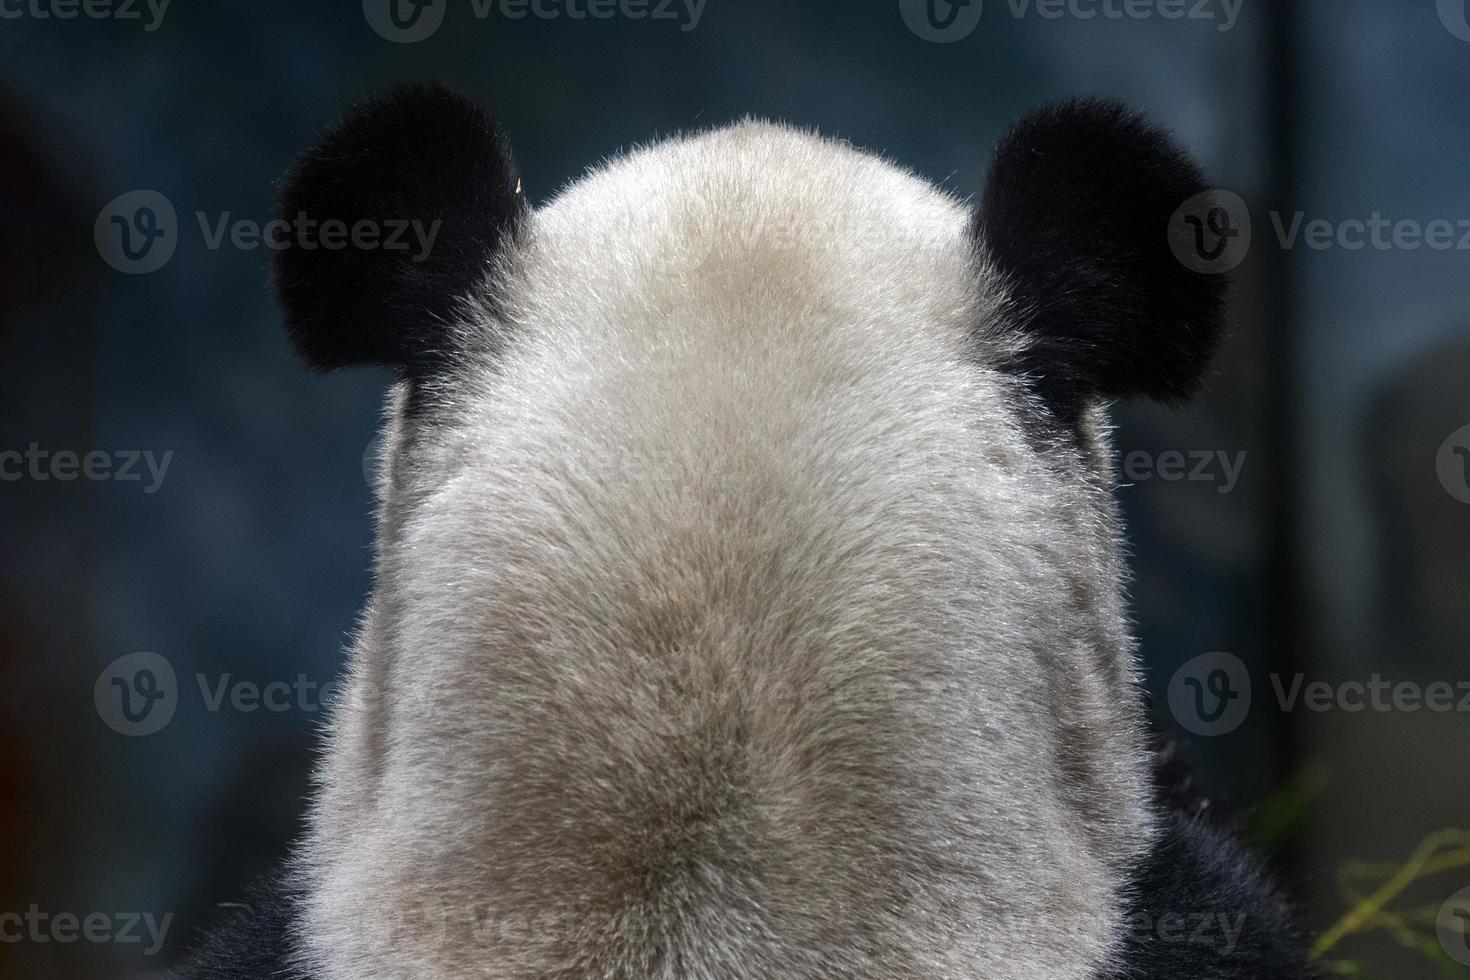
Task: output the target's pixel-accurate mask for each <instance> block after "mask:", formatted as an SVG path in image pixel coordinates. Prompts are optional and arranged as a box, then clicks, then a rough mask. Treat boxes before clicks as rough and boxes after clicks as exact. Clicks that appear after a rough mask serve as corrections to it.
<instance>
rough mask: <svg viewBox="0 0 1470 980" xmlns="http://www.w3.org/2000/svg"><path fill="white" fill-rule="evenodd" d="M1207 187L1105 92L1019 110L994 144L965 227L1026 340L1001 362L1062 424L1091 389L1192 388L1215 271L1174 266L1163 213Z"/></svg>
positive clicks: (1208, 340)
mask: <svg viewBox="0 0 1470 980" xmlns="http://www.w3.org/2000/svg"><path fill="white" fill-rule="evenodd" d="M1208 189H1209V184H1208V183H1207V182H1206V181H1205V178H1204V175H1203V174H1202V173H1201V172H1200V169H1199V167H1198V166H1197V165H1196V164H1195V163H1194V161H1193V160H1191V159H1190V158H1189V157H1188V156H1187V155H1186V154H1185V153H1184V152H1183V151H1182V150H1180V149H1179V147H1178V146H1177V145H1175V143H1174V142H1173V140H1171V139H1170V138H1169V136H1168V135H1167V134H1166V133H1165V132H1163V131H1162V130H1160V129H1159V128H1158V127H1157V126H1154V125H1153V124H1151V123H1149V122H1148V121H1147V120H1145V119H1144V118H1143V117H1142V116H1140V115H1138V114H1137V113H1134V112H1131V111H1130V110H1128V109H1127V108H1125V107H1124V106H1122V105H1120V104H1118V103H1116V102H1106V101H1092V100H1079V101H1073V102H1063V103H1060V104H1058V105H1055V106H1052V107H1050V108H1047V109H1044V110H1041V111H1039V112H1036V113H1034V114H1032V115H1031V116H1028V117H1027V118H1026V119H1025V120H1024V121H1022V122H1021V123H1020V124H1019V125H1018V126H1016V128H1015V129H1014V130H1012V131H1011V132H1010V133H1009V134H1008V135H1007V136H1006V138H1005V139H1004V140H1002V141H1001V144H1000V146H999V147H998V148H997V150H996V152H995V160H994V162H993V164H992V166H991V171H990V179H989V181H988V183H987V185H986V188H985V195H984V199H983V202H982V205H981V208H980V210H979V212H977V214H976V228H977V231H978V233H979V235H980V237H981V239H982V240H983V242H984V247H985V249H986V254H988V255H989V256H990V257H991V259H992V260H993V261H994V262H995V264H996V265H997V267H998V268H999V269H1000V270H1001V271H1002V273H1003V274H1004V275H1005V277H1006V280H1007V283H1008V285H1009V287H1010V300H1011V302H1012V303H1013V304H1014V309H1013V311H1012V314H1011V315H1012V316H1013V318H1014V319H1015V321H1016V324H1017V326H1018V327H1019V328H1020V329H1021V330H1022V331H1024V332H1025V333H1026V335H1027V336H1028V337H1030V338H1031V343H1029V344H1028V345H1027V346H1026V348H1025V349H1024V350H1023V352H1022V353H1021V355H1020V356H1019V357H1018V358H1017V359H1016V360H1015V361H1014V362H1013V363H1012V365H1011V367H1012V368H1013V369H1014V370H1016V371H1017V372H1018V373H1020V374H1022V375H1023V376H1026V377H1028V378H1029V379H1030V380H1031V383H1032V384H1033V385H1035V387H1036V388H1037V390H1038V391H1039V392H1041V394H1042V395H1043V396H1044V397H1045V399H1046V401H1047V403H1048V404H1049V405H1051V406H1052V408H1053V410H1054V412H1055V414H1056V416H1057V417H1058V418H1059V419H1060V420H1062V421H1064V422H1067V423H1069V424H1071V423H1074V422H1075V420H1076V419H1077V418H1078V417H1079V415H1080V414H1081V413H1082V412H1083V411H1085V409H1086V407H1087V406H1088V405H1089V404H1091V403H1093V402H1094V401H1096V400H1097V399H1098V398H1121V397H1132V396H1137V395H1144V396H1148V397H1151V398H1158V399H1163V400H1175V401H1177V400H1180V399H1183V398H1185V397H1188V396H1189V395H1190V394H1192V393H1193V392H1194V390H1195V388H1196V387H1197V386H1198V384H1199V382H1200V379H1201V378H1202V377H1203V375H1204V371H1205V368H1206V367H1207V365H1208V364H1209V361H1210V358H1211V356H1212V355H1213V354H1214V352H1215V347H1216V346H1217V344H1218V341H1219V336H1220V333H1221V327H1222V322H1223V316H1224V298H1225V280H1224V279H1223V278H1221V277H1219V276H1211V275H1205V274H1202V273H1199V272H1195V271H1193V270H1191V269H1189V268H1187V267H1186V266H1185V265H1184V264H1182V263H1181V262H1179V261H1178V260H1177V259H1176V258H1175V257H1174V255H1173V253H1172V252H1171V250H1170V247H1169V238H1168V229H1169V219H1170V217H1171V216H1172V215H1173V214H1174V212H1175V211H1176V210H1177V209H1178V208H1179V207H1180V206H1181V205H1183V204H1184V203H1185V202H1186V201H1188V200H1189V199H1190V198H1193V197H1195V196H1196V195H1198V194H1201V193H1204V192H1205V191H1207V190H1208Z"/></svg>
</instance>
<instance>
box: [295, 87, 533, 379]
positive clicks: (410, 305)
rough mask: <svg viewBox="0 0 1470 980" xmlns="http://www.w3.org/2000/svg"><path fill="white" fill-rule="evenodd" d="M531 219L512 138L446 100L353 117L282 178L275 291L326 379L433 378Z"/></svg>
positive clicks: (404, 103)
mask: <svg viewBox="0 0 1470 980" xmlns="http://www.w3.org/2000/svg"><path fill="white" fill-rule="evenodd" d="M526 214H527V207H526V201H525V197H524V195H523V194H522V193H521V190H520V178H519V176H518V175H517V172H516V166H515V161H514V160H513V159H512V157H511V154H510V149H509V147H508V145H507V144H506V140H505V138H504V136H503V135H502V134H501V132H500V130H499V128H498V127H497V126H496V125H495V123H494V122H493V121H492V120H491V119H490V118H489V117H488V116H487V115H485V113H483V112H482V111H481V110H480V109H479V108H478V107H476V106H475V105H474V104H472V103H470V102H469V101H467V100H466V99H464V98H463V97H461V96H459V95H456V94H455V93H453V92H451V91H450V90H448V89H446V88H442V87H437V86H435V87H418V88H404V89H399V90H397V91H395V92H393V93H392V94H390V95H388V96H386V97H384V98H380V99H376V100H373V101H370V102H368V103H365V104H364V105H361V106H359V107H358V108H356V109H354V110H353V111H352V112H351V113H350V114H348V116H347V118H346V119H344V120H343V121H342V122H340V123H339V124H337V126H336V127H334V128H333V129H331V130H330V131H329V132H328V133H327V134H326V135H325V136H324V137H323V138H322V139H321V141H320V142H318V143H317V144H316V146H314V147H312V148H311V149H310V150H308V151H307V152H306V153H305V154H304V155H303V156H302V157H301V159H300V160H299V161H298V162H297V163H296V166H295V168H294V169H293V170H292V171H291V173H290V174H289V175H288V176H287V178H286V181H285V189H284V191H283V193H282V195H281V202H280V205H279V209H278V213H277V217H278V218H279V219H280V220H281V221H283V222H285V223H286V224H285V229H286V230H284V231H283V232H282V233H281V234H279V235H278V236H276V237H277V238H278V239H280V240H281V241H280V243H279V244H278V248H279V251H277V252H276V260H275V283H276V291H277V294H278V295H279V297H280V301H281V305H282V307H283V308H284V310H285V314H286V324H287V327H288V328H289V330H290V333H291V339H292V341H293V342H294V343H295V345H296V348H297V350H298V351H300V353H301V356H302V357H303V358H304V359H305V360H306V362H307V363H308V364H310V365H311V366H312V367H315V368H317V369H319V370H330V369H332V368H338V367H345V366H348V365H355V364H377V365H384V366H389V367H394V368H398V369H400V370H401V371H403V372H404V373H406V374H409V375H412V374H415V373H418V372H420V371H425V370H431V369H432V367H433V365H434V364H435V361H436V358H439V357H441V356H443V354H444V353H446V351H447V348H448V347H449V346H450V343H451V340H452V338H453V337H454V336H455V331H454V325H455V320H456V317H457V314H458V313H459V308H460V306H461V304H462V303H463V302H464V300H465V298H466V297H467V296H469V295H470V294H471V293H473V292H474V291H475V290H477V289H480V288H483V287H484V286H485V285H486V278H487V276H488V275H489V273H490V270H491V268H492V263H493V260H494V258H495V255H496V253H497V251H498V250H499V249H500V248H501V247H502V246H503V245H504V244H505V243H506V241H507V240H508V239H509V238H510V237H511V236H513V235H514V234H515V232H516V230H517V229H518V228H519V227H520V225H521V222H522V220H523V219H524V218H525V216H526Z"/></svg>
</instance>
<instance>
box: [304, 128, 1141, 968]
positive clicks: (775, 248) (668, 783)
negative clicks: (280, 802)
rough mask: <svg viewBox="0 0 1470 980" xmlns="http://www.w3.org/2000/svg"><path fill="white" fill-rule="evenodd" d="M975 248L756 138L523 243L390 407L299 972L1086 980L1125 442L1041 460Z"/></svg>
mask: <svg viewBox="0 0 1470 980" xmlns="http://www.w3.org/2000/svg"><path fill="white" fill-rule="evenodd" d="M968 223H969V213H968V210H967V209H966V208H965V207H964V206H962V205H961V204H960V203H959V202H957V201H955V200H953V199H951V198H950V197H949V196H947V195H946V194H944V193H942V192H941V191H939V190H937V189H935V188H934V187H932V186H930V185H928V184H927V183H925V182H923V181H921V180H919V179H917V178H915V177H913V176H911V175H909V174H907V173H905V172H903V171H902V170H900V169H898V168H896V167H894V166H892V165H891V164H888V163H886V162H884V161H881V160H879V159H876V158H874V157H871V156H868V155H866V154H862V153H860V152H858V151H856V150H854V149H852V148H851V147H849V146H847V145H845V144H841V143H837V142H834V141H827V140H822V139H820V138H818V137H816V136H813V135H810V134H806V133H801V132H797V131H794V130H791V129H786V128H781V127H776V126H771V125H766V124H760V123H745V124H741V125H738V126H734V127H731V128H727V129H723V130H719V131H716V132H712V133H708V134H704V135H700V136H696V137H690V138H685V139H679V140H674V141H671V142H668V143H664V144H660V145H658V146H656V147H653V148H651V149H646V150H642V151H638V152H635V153H632V154H630V155H628V156H625V157H623V158H620V159H618V160H616V161H614V162H612V163H610V164H609V165H607V166H605V167H604V168H602V169H601V170H599V171H597V172H595V173H593V174H592V175H590V176H588V177H587V178H585V179H584V180H582V181H580V182H578V183H577V184H575V185H573V186H572V187H571V188H569V189H568V190H567V191H565V192H564V193H563V194H562V195H560V196H559V197H558V198H557V199H555V200H554V201H552V202H551V203H549V204H548V205H546V206H545V207H544V208H542V209H540V210H538V211H536V212H535V213H534V214H533V215H532V216H531V218H530V220H529V222H528V225H527V227H526V229H525V230H524V233H523V234H522V236H521V238H520V240H519V241H518V242H517V243H516V244H515V245H514V246H513V247H512V248H511V250H510V253H509V254H508V255H507V256H506V257H505V258H504V262H503V265H502V267H501V268H500V270H499V273H498V277H497V278H499V279H500V280H501V281H502V285H501V287H500V288H499V295H498V296H496V298H495V300H496V301H495V302H493V303H492V302H491V301H490V296H489V287H488V285H487V287H486V294H485V295H480V296H475V297H469V298H468V302H467V303H466V306H465V315H464V318H463V322H462V323H461V324H458V325H457V329H458V330H459V332H460V335H461V340H462V342H463V343H464V345H465V346H466V348H467V349H468V350H470V351H472V352H482V353H481V354H479V355H474V356H470V357H468V358H467V359H466V361H465V363H464V365H463V367H462V369H461V370H459V371H458V372H456V374H455V375H454V376H453V377H451V378H446V379H443V380H442V381H441V382H440V384H439V387H438V388H437V389H436V391H435V392H433V395H434V398H433V399H432V400H431V401H432V404H433V408H432V410H430V411H428V412H425V413H423V414H422V415H420V414H417V413H408V412H406V411H404V407H403V393H402V392H398V393H397V395H396V396H395V401H394V403H393V405H392V406H390V415H391V418H390V426H391V435H390V439H389V452H388V454H387V457H388V462H387V464H386V467H385V470H384V473H383V475H382V486H381V488H380V491H381V498H382V500H381V514H380V521H381V530H380V542H379V552H378V558H377V561H378V567H377V586H376V589H375V592H374V595H373V597H372V599H371V601H370V603H369V605H368V608H367V611H366V613H365V616H364V619H363V622H362V624H361V627H360V629H359V631H358V635H357V637H356V640H355V642H354V645H353V651H352V658H351V659H352V667H351V683H350V685H349V689H348V693H347V694H346V696H345V698H344V700H343V702H342V704H341V705H339V706H338V708H337V710H336V711H335V713H334V718H333V723H332V727H331V732H330V740H329V748H328V751H327V754H326V757H325V761H324V764H323V766H322V768H321V772H320V791H319V794H318V797H317V800H316V804H315V807H314V811H313V817H312V824H311V831H310V836H309V839H308V841H307V844H306V846H305V848H304V849H303V855H302V860H301V864H300V868H299V875H300V880H301V881H302V882H303V884H304V886H305V887H306V889H307V900H306V910H305V911H306V914H305V917H304V922H303V925H302V928H301V931H300V936H299V945H300V947H301V949H300V953H301V959H302V963H303V965H304V966H305V967H306V968H308V969H309V970H311V971H313V976H317V977H320V978H322V980H366V978H383V980H389V978H391V980H420V978H454V980H457V978H469V977H492V978H506V980H511V978H568V980H570V978H589V980H590V978H609V980H610V978H629V980H631V978H640V980H642V978H649V980H676V978H677V980H735V978H750V980H797V978H802V980H805V978H853V980H857V978H871V980H902V978H914V980H919V978H923V980H934V978H956V980H958V978H966V980H979V978H986V980H1000V978H1005V980H1041V978H1047V980H1053V978H1076V980H1082V978H1087V977H1090V976H1092V975H1093V974H1094V973H1095V972H1096V971H1097V970H1098V969H1099V968H1100V967H1101V966H1102V965H1103V963H1104V961H1105V960H1106V959H1107V957H1108V956H1109V955H1110V954H1111V952H1112V951H1113V949H1114V937H1115V936H1117V935H1118V932H1119V930H1118V925H1119V916H1120V907H1121V904H1122V900H1121V899H1120V895H1119V889H1120V883H1121V882H1122V881H1123V880H1124V876H1125V874H1126V871H1127V869H1129V868H1131V867H1133V866H1135V865H1136V864H1137V863H1138V862H1139V860H1140V859H1141V858H1142V857H1143V856H1144V854H1145V853H1146V852H1147V851H1148V849H1149V847H1150V843H1151V840H1152V835H1153V825H1152V817H1151V813H1150V811H1149V808H1148V806H1147V804H1146V800H1147V798H1148V792H1147V781H1148V763H1147V760H1146V754H1145V751H1144V747H1143V736H1142V720H1141V718H1140V717H1139V710H1140V709H1139V702H1138V698H1137V696H1136V691H1135V675H1134V666H1133V652H1132V647H1131V640H1130V638H1129V634H1128V630H1127V628H1126V625H1125V622H1124V614H1123V604H1122V597H1121V589H1122V586H1121V579H1122V570H1121V565H1120V562H1119V557H1118V551H1119V544H1118V533H1117V528H1116V523H1117V522H1116V519H1115V515H1114V510H1113V504H1112V502H1111V499H1110V495H1109V486H1110V482H1111V478H1110V477H1109V475H1108V470H1109V466H1110V459H1109V450H1108V449H1107V446H1106V443H1107V439H1106V433H1105V432H1104V431H1103V430H1102V428H1101V423H1100V416H1099V415H1096V414H1094V415H1093V416H1092V417H1091V419H1090V431H1089V435H1088V441H1089V442H1090V443H1091V446H1090V448H1089V449H1088V450H1086V451H1084V452H1082V453H1079V452H1078V450H1077V449H1076V448H1075V447H1073V446H1070V445H1061V444H1058V445H1057V446H1055V447H1051V448H1044V447H1043V448H1041V449H1038V447H1037V446H1036V444H1035V442H1034V441H1032V440H1028V437H1027V433H1026V430H1025V429H1024V428H1023V422H1024V418H1023V415H1024V414H1025V413H1026V412H1027V410H1028V408H1027V401H1026V398H1025V396H1024V394H1023V393H1022V392H1021V391H1020V389H1019V388H1018V386H1017V384H1016V382H1015V381H1014V380H1013V379H1012V378H1010V377H1008V376H1007V375H1006V374H1004V373H1003V372H1001V371H999V370H996V369H995V367H994V365H997V364H999V363H1000V362H1001V361H1002V360H1003V359H1004V356H1005V355H1006V354H1007V353H1008V352H1011V351H1013V350H1014V349H1015V347H1016V345H1017V344H1018V343H1019V342H1020V341H1019V340H1018V338H1017V337H1016V336H1015V335H1014V334H1013V333H1012V332H1011V331H1010V330H1009V329H1008V327H1007V324H1005V323H1004V322H1002V321H1001V320H1000V318H999V316H998V315H997V311H998V310H999V309H1000V308H1001V304H1000V300H1001V296H1000V292H999V291H1000V288H1001V287H1000V285H999V282H998V279H997V277H996V276H994V275H993V274H992V273H990V272H989V270H988V269H987V268H986V266H985V262H984V259H983V256H977V255H976V254H975V252H974V246H973V244H972V240H971V238H970V235H969V231H968ZM491 351H494V352H495V355H494V357H493V358H492V357H491V356H490V352H491Z"/></svg>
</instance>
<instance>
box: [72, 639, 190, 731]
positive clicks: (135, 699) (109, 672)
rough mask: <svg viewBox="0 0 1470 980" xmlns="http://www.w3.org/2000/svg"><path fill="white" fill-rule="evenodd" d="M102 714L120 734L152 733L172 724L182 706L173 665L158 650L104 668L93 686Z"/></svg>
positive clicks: (108, 724) (98, 708) (93, 698)
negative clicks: (175, 713)
mask: <svg viewBox="0 0 1470 980" xmlns="http://www.w3.org/2000/svg"><path fill="white" fill-rule="evenodd" d="M92 700H93V702H94V703H95V704H96V705H97V714H98V716H99V717H100V718H101V719H102V720H103V721H104V722H106V724H107V727H108V728H111V729H112V730H113V731H115V732H117V733H118V734H120V735H131V736H139V735H152V734H154V733H156V732H160V731H162V730H163V729H164V728H166V727H168V723H169V722H171V721H173V718H174V711H176V710H177V709H178V706H179V680H178V677H177V676H176V675H175V674H174V668H173V664H171V663H169V662H168V659H167V658H165V657H163V656H161V655H159V654H156V653H147V652H142V653H130V654H128V655H127V656H125V657H119V658H118V659H116V660H114V661H113V662H112V663H110V664H108V665H107V668H106V669H105V670H103V671H102V674H101V676H100V677H98V678H97V684H96V686H95V687H94V688H93V689H92Z"/></svg>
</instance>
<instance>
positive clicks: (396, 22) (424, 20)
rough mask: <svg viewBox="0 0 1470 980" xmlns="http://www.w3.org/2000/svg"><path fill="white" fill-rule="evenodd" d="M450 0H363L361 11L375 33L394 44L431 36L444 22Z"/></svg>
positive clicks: (411, 41) (413, 41) (409, 42)
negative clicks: (445, 11) (445, 10)
mask: <svg viewBox="0 0 1470 980" xmlns="http://www.w3.org/2000/svg"><path fill="white" fill-rule="evenodd" d="M448 3H449V0H362V13H363V16H364V17H366V18H367V22H368V24H369V25H370V26H371V27H372V29H373V30H375V31H377V32H378V36H379V37H381V38H383V39H384V40H388V41H392V42H393V43H394V44H413V43H415V42H417V41H422V40H424V39H426V38H429V37H432V36H433V35H434V32H435V31H437V30H439V27H440V25H442V24H443V23H444V8H445V6H446V5H447V4H448Z"/></svg>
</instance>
